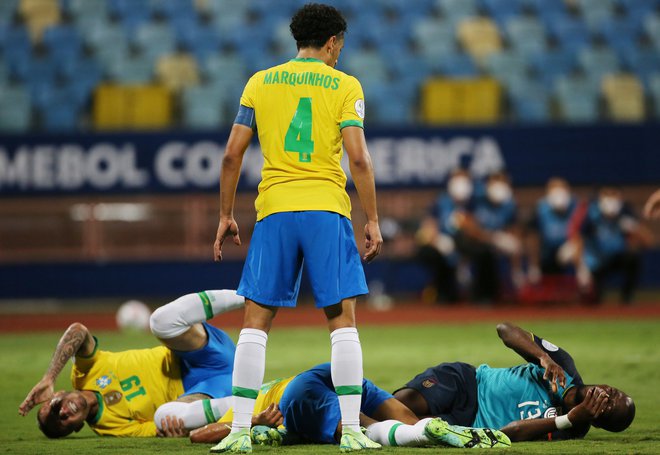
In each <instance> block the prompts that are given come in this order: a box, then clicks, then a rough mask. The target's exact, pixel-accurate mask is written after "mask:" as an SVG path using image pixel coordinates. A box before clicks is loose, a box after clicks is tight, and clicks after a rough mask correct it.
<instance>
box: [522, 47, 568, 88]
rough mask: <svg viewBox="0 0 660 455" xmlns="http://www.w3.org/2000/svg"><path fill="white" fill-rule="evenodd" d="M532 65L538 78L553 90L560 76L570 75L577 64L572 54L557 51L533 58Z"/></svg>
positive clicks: (531, 59)
mask: <svg viewBox="0 0 660 455" xmlns="http://www.w3.org/2000/svg"><path fill="white" fill-rule="evenodd" d="M530 65H531V67H532V69H533V70H534V73H535V74H536V77H538V78H539V80H540V81H541V82H542V83H543V84H545V86H546V87H547V88H549V89H552V88H554V86H555V82H556V80H557V79H558V78H559V77H560V76H564V75H568V74H570V73H571V72H572V71H573V70H574V69H575V68H576V66H577V62H576V56H575V55H574V54H573V53H572V52H569V51H566V50H563V49H557V50H554V51H548V52H543V53H539V54H537V55H533V56H531V58H530Z"/></svg>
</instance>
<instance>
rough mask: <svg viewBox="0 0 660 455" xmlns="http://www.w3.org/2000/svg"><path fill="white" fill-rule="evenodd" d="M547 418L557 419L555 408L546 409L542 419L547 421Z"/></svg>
mask: <svg viewBox="0 0 660 455" xmlns="http://www.w3.org/2000/svg"><path fill="white" fill-rule="evenodd" d="M549 417H557V408H548V409H546V410H545V412H544V413H543V418H544V419H547V418H549Z"/></svg>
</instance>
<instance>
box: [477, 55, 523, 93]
mask: <svg viewBox="0 0 660 455" xmlns="http://www.w3.org/2000/svg"><path fill="white" fill-rule="evenodd" d="M485 68H486V70H487V71H488V73H489V74H490V75H491V76H493V77H494V78H495V79H496V80H498V81H499V82H500V83H502V84H503V85H505V86H508V85H510V84H511V83H515V82H516V81H517V80H518V79H519V78H520V77H524V76H526V75H527V73H528V71H529V68H528V66H527V61H526V60H525V58H524V57H523V56H521V55H519V54H516V53H514V52H511V51H502V52H498V53H496V54H491V55H489V56H488V58H487V59H486V64H485Z"/></svg>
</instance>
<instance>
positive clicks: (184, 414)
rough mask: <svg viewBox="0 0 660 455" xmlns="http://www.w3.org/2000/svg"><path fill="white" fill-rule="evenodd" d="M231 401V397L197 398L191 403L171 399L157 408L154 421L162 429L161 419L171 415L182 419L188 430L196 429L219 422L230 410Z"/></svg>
mask: <svg viewBox="0 0 660 455" xmlns="http://www.w3.org/2000/svg"><path fill="white" fill-rule="evenodd" d="M231 402H232V399H231V397H224V398H214V399H210V400H197V401H193V402H191V403H183V402H181V401H170V402H169V403H165V404H163V405H161V406H160V407H159V408H158V409H156V413H155V414H154V421H155V422H156V427H157V428H158V429H159V430H162V429H163V428H162V426H161V424H160V421H161V419H164V418H165V417H167V416H170V417H174V418H177V419H182V420H183V425H184V427H185V428H186V430H194V429H195V428H199V427H203V426H204V425H206V424H207V423H215V422H217V421H218V420H219V419H220V417H222V416H223V415H225V413H226V412H227V411H228V410H229V408H230V407H231Z"/></svg>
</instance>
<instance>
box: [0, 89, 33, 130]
mask: <svg viewBox="0 0 660 455" xmlns="http://www.w3.org/2000/svg"><path fill="white" fill-rule="evenodd" d="M31 119H32V106H31V104H30V95H29V93H28V92H27V90H25V88H23V87H20V86H0V131H3V132H7V133H23V132H26V131H27V130H28V129H29V128H30V123H31Z"/></svg>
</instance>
